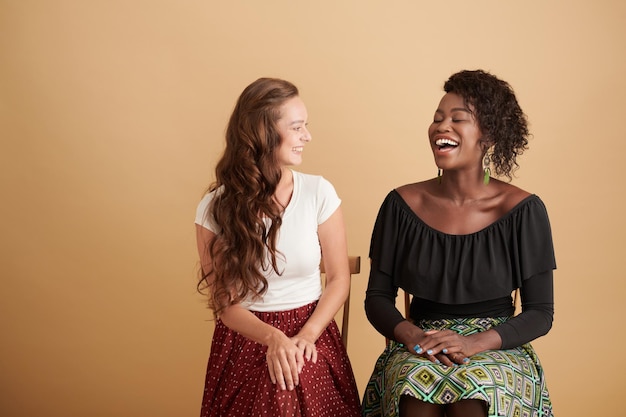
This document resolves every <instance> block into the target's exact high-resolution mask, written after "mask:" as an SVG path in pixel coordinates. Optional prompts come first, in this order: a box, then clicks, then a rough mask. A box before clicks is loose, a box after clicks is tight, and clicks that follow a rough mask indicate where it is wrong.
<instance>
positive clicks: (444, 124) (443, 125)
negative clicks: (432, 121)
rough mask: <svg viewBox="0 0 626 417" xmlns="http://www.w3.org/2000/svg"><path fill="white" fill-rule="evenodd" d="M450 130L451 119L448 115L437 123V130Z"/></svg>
mask: <svg viewBox="0 0 626 417" xmlns="http://www.w3.org/2000/svg"><path fill="white" fill-rule="evenodd" d="M449 130H450V120H449V119H448V118H447V117H446V118H445V119H443V120H442V121H441V122H439V123H438V124H437V132H448V131H449Z"/></svg>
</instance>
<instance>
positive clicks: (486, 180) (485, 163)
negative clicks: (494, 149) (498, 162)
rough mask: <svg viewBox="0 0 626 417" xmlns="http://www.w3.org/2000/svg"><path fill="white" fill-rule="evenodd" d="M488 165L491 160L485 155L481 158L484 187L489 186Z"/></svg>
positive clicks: (489, 171) (489, 169)
mask: <svg viewBox="0 0 626 417" xmlns="http://www.w3.org/2000/svg"><path fill="white" fill-rule="evenodd" d="M490 163H491V160H490V159H489V154H485V157H484V158H483V171H484V172H485V175H484V177H483V184H485V185H487V184H489V177H490V176H491V168H490V167H489V164H490Z"/></svg>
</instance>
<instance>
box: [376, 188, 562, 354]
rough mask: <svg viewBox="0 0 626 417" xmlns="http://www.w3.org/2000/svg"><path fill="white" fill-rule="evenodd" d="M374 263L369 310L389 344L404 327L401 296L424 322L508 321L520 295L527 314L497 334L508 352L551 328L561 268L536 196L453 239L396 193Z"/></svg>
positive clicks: (380, 227)
mask: <svg viewBox="0 0 626 417" xmlns="http://www.w3.org/2000/svg"><path fill="white" fill-rule="evenodd" d="M369 256H370V259H371V261H372V265H371V272H370V278H369V283H368V289H367V293H366V300H365V308H366V312H367V316H368V319H369V320H370V322H371V323H372V324H373V325H374V327H375V328H376V329H377V330H378V331H380V332H381V333H382V334H383V335H385V336H386V337H388V338H391V339H393V337H394V336H393V329H394V328H395V326H396V325H397V324H398V323H399V322H401V321H403V320H404V317H403V316H402V315H401V314H400V312H399V311H398V310H397V309H396V307H395V298H396V296H397V292H398V288H402V289H403V290H405V291H407V292H409V293H410V294H412V295H413V303H412V306H411V314H412V316H413V314H415V315H419V316H421V317H424V318H438V317H454V316H457V317H485V316H489V315H503V314H507V315H508V314H510V313H512V311H513V308H512V304H511V293H512V291H514V290H515V289H517V288H520V289H521V294H522V309H523V312H522V314H520V315H518V316H517V317H516V318H514V319H512V320H509V322H507V323H506V324H505V325H502V326H500V327H499V328H496V331H498V333H499V334H500V336H501V338H502V340H503V343H502V346H503V348H506V347H512V346H519V345H520V344H523V343H526V342H528V341H530V340H532V339H534V338H536V337H538V336H540V335H542V334H545V333H546V332H547V331H548V330H549V329H550V327H551V324H552V317H553V290H552V270H553V269H555V268H556V262H555V257H554V249H553V244H552V233H551V228H550V222H549V220H548V215H547V211H546V208H545V206H544V204H543V202H542V201H541V199H540V198H539V197H538V196H536V195H534V194H533V195H530V196H528V197H526V198H525V199H524V200H522V201H521V202H520V203H518V204H517V205H516V206H515V207H514V208H513V209H512V210H510V211H509V212H508V213H507V214H506V215H504V216H503V217H501V218H500V219H498V220H497V221H495V222H494V223H492V224H491V225H489V226H487V227H485V228H484V229H482V230H480V231H478V232H475V233H471V234H467V235H450V234H446V233H443V232H440V231H438V230H435V229H433V228H431V227H430V226H428V225H427V224H426V223H424V222H423V221H422V220H421V219H420V218H419V217H418V216H417V214H416V213H415V212H414V211H413V210H412V209H411V208H410V207H409V206H408V205H407V204H406V202H405V201H404V200H403V199H402V197H401V196H400V194H398V192H397V191H395V190H393V191H391V192H390V193H389V194H388V195H387V197H386V199H385V201H384V202H383V204H382V206H381V208H380V210H379V213H378V217H377V219H376V223H375V225H374V230H373V233H372V239H371V245H370V253H369ZM421 317H413V318H421Z"/></svg>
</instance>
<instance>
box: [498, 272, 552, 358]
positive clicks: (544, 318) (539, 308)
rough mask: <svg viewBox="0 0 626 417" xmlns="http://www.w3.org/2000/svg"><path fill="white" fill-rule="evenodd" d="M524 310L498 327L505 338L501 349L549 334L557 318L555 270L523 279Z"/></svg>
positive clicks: (501, 335)
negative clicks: (555, 313) (555, 315)
mask: <svg viewBox="0 0 626 417" xmlns="http://www.w3.org/2000/svg"><path fill="white" fill-rule="evenodd" d="M521 296H522V313H521V314H519V315H518V316H516V317H513V318H511V319H510V320H509V321H507V322H506V323H504V324H502V325H500V326H498V327H496V328H495V330H496V331H497V332H498V333H499V334H500V337H501V338H502V348H503V349H508V348H512V347H516V346H521V345H523V344H524V343H528V342H531V341H533V340H534V339H536V338H538V337H540V336H543V335H544V334H546V333H548V331H549V330H550V328H551V327H552V320H553V317H554V289H553V278H552V271H548V272H545V273H542V274H538V275H536V276H533V277H531V278H528V279H527V280H526V281H524V283H523V286H522V289H521Z"/></svg>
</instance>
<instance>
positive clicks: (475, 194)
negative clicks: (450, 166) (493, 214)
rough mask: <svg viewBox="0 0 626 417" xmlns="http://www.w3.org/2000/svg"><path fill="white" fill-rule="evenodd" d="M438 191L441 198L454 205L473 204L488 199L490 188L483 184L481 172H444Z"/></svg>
mask: <svg viewBox="0 0 626 417" xmlns="http://www.w3.org/2000/svg"><path fill="white" fill-rule="evenodd" d="M438 185H439V187H438V188H439V190H440V193H441V195H442V197H444V198H446V199H449V200H452V201H453V202H454V203H455V204H456V205H463V204H467V203H473V202H476V201H479V200H482V199H484V198H486V197H488V196H489V195H490V194H491V190H492V187H489V185H485V184H484V182H483V173H482V172H481V171H478V172H476V171H475V170H473V171H472V172H467V171H464V172H462V171H444V174H443V176H442V177H441V183H440V184H438Z"/></svg>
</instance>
